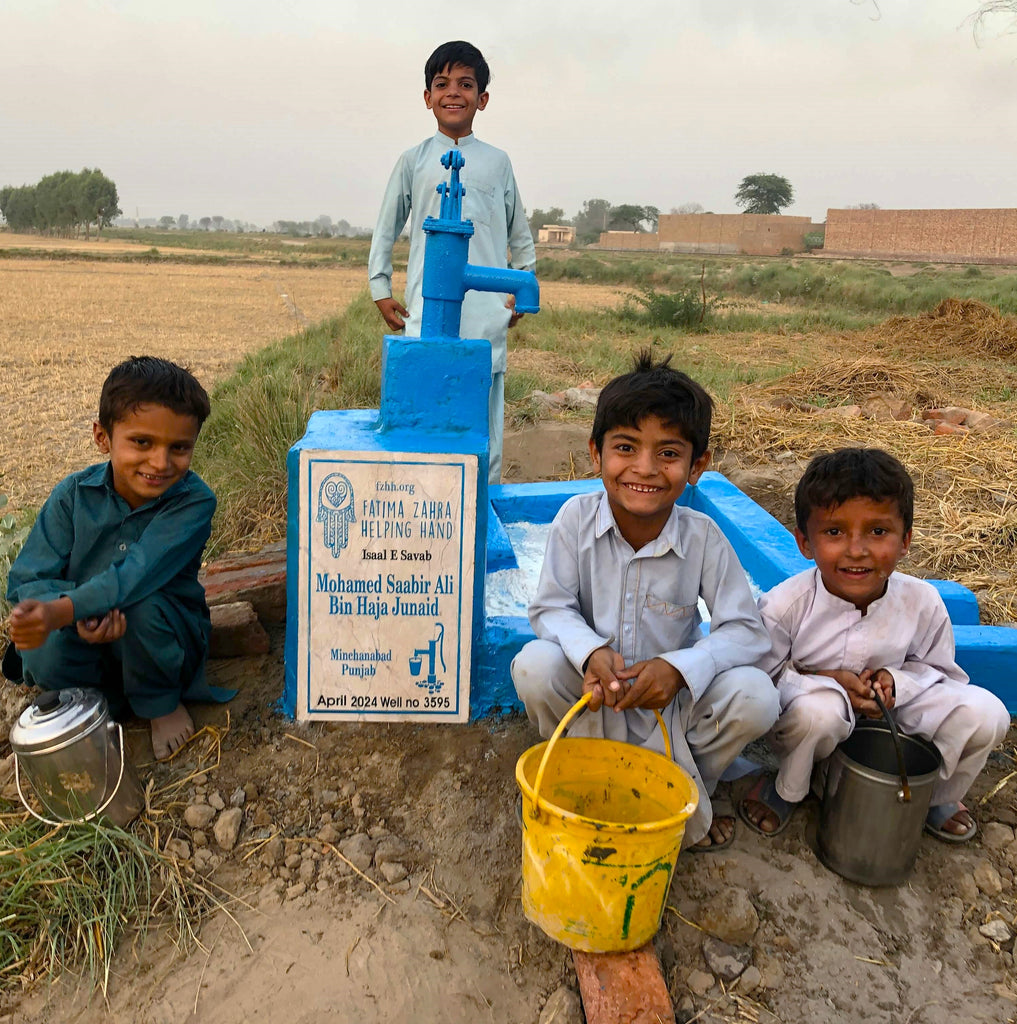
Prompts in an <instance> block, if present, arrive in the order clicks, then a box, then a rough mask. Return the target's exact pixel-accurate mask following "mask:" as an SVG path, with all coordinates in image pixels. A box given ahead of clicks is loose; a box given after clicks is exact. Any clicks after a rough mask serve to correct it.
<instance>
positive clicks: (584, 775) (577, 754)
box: [516, 694, 699, 953]
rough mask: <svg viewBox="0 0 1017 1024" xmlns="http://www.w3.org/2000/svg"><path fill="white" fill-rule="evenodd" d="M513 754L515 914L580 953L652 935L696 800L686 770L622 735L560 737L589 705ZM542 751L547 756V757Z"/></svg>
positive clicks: (635, 943) (634, 943) (625, 946)
mask: <svg viewBox="0 0 1017 1024" xmlns="http://www.w3.org/2000/svg"><path fill="white" fill-rule="evenodd" d="M589 699H590V697H589V694H584V695H583V697H582V698H581V699H580V700H579V701H578V702H577V703H576V704H575V705H573V707H572V708H571V709H570V710H569V712H568V714H566V715H565V717H564V718H563V719H562V720H561V722H560V723H559V724H558V728H557V729H556V730H555V731H554V735H553V736H552V737H551V738H550V739H549V740H548V741H547V742H546V743H540V744H538V745H537V746H535V747H530V749H529V750H527V751H525V752H524V753H523V754H522V756H521V757H520V758H519V760H518V761H517V762H516V782H517V783H518V785H519V789H520V790H521V792H522V799H523V912H524V913H525V914H526V917H527V919H528V920H530V921H532V922H533V923H534V924H535V925H537V926H538V927H539V928H541V929H542V930H543V931H544V932H545V933H546V934H547V935H549V936H550V937H551V938H552V939H557V941H559V942H562V943H564V944H565V945H566V946H570V947H572V948H573V949H580V950H584V951H585V952H588V953H609V952H616V951H624V950H630V949H637V948H638V947H640V946H642V945H643V944H644V943H646V942H649V940H650V939H652V938H653V936H654V935H655V934H656V933H657V929H658V928H659V927H660V919H661V916H662V915H663V913H664V903H665V901H666V899H667V891H668V888H669V887H670V885H671V876H672V875H673V874H674V866H675V861H676V860H677V859H678V851H679V849H680V848H681V843H682V837H683V836H684V834H685V822H686V821H687V820H688V819H689V818H690V817H691V816H692V814H693V812H694V811H695V809H696V805H697V804H698V803H699V792H698V790H697V789H696V784H695V782H694V781H693V780H692V777H691V776H690V775H689V774H688V773H687V772H686V771H684V770H683V769H682V768H681V767H680V766H679V765H677V764H675V763H674V761H672V760H671V743H670V739H669V737H668V735H667V730H666V729H665V727H664V720H663V719H662V718H661V717H660V715H659V714H657V721H658V722H659V723H660V728H661V731H662V732H663V733H664V746H665V749H666V750H667V756H666V757H664V756H661V755H660V754H658V753H657V752H656V751H653V750H646V749H644V748H642V747H637V746H635V745H634V744H632V743H619V742H617V741H615V740H605V739H591V738H582V737H577V738H567V739H562V738H561V734H562V732H563V731H564V730H565V727H566V726H567V725H568V723H569V722H570V721H571V720H572V719H573V718H574V717H575V716H576V715H577V714H578V713H579V712H580V711H581V710H582V709H583V708H585V707H586V705H587V703H589ZM552 753H553V754H554V756H553V757H552V756H551V755H552Z"/></svg>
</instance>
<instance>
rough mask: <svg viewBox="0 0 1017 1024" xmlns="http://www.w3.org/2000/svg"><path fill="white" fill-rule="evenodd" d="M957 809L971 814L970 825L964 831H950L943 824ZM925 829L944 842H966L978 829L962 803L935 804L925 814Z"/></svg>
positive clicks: (972, 816)
mask: <svg viewBox="0 0 1017 1024" xmlns="http://www.w3.org/2000/svg"><path fill="white" fill-rule="evenodd" d="M959 811H967V812H968V814H969V815H971V825H970V826H969V827H968V828H967V829H966V830H965V831H964V832H950V831H948V830H947V829H945V828H943V826H944V825H945V824H946V823H947V822H948V821H949V820H950V819H951V818H952V817H953V816H954V815H955V814H957V813H958V812H959ZM925 831H926V832H928V833H929V835H930V836H935V837H936V838H937V839H939V840H941V841H942V842H944V843H966V842H967V841H968V840H969V839H971V837H972V836H973V835H974V834H975V833H976V832H977V831H978V825H977V824H976V823H975V818H974V815H972V814H971V811H969V810H968V808H967V807H965V806H964V805H963V804H962V803H952V804H937V805H936V806H935V807H930V808H929V813H928V814H927V815H926V816H925Z"/></svg>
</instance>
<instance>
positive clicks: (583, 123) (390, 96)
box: [0, 0, 1017, 225]
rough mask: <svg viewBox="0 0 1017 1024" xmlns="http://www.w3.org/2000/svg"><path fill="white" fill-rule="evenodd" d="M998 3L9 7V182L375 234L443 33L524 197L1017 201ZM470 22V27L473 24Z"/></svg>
mask: <svg viewBox="0 0 1017 1024" xmlns="http://www.w3.org/2000/svg"><path fill="white" fill-rule="evenodd" d="M977 6H978V0H877V3H873V2H872V0H660V2H658V0H627V2H623V3H618V2H617V0H502V2H500V3H491V2H488V0H473V2H472V3H459V4H434V3H427V2H423V0H375V2H371V3H368V2H351V0H2V4H0V10H2V13H3V17H2V21H0V25H2V31H3V55H2V57H0V96H2V97H3V100H2V102H0V185H5V184H10V185H21V184H31V183H34V182H36V181H38V179H39V178H41V177H42V176H43V175H45V174H49V173H51V172H53V171H57V170H65V169H68V170H75V171H76V170H80V169H81V168H82V167H99V168H101V169H102V170H103V171H104V172H105V173H106V174H107V175H108V176H109V177H110V178H112V179H113V180H114V181H115V182H116V184H117V187H118V189H119V193H120V205H121V207H122V208H123V211H124V213H125V214H127V215H130V216H140V217H160V216H163V215H166V214H168V215H171V216H173V217H176V216H178V215H179V214H181V213H186V214H188V215H189V216H190V217H191V219H192V220H196V219H197V218H199V217H202V216H215V215H221V216H223V217H227V218H230V219H242V220H246V221H252V222H255V223H257V224H265V225H267V224H269V223H271V222H272V221H273V220H276V219H290V220H305V219H307V220H311V219H314V218H315V217H317V216H318V215H319V214H323V213H324V214H328V215H329V216H331V217H332V218H333V219H334V220H338V219H340V218H345V219H346V220H348V221H350V222H351V223H353V224H356V225H371V224H373V222H374V218H375V214H376V212H377V208H378V202H379V200H380V197H381V193H382V190H383V189H384V185H385V182H386V180H387V178H388V175H389V172H390V171H391V168H392V165H393V163H394V161H395V159H396V157H397V156H398V154H399V153H400V152H401V151H402V150H404V149H408V148H409V147H410V146H412V145H414V144H416V143H417V142H419V141H421V140H422V139H424V138H426V137H427V136H429V135H431V134H432V133H433V132H434V130H435V123H434V119H433V116H432V115H431V113H430V112H429V111H428V110H427V109H426V108H425V106H424V103H423V88H424V82H423V65H424V61H425V59H426V58H427V56H428V54H429V53H430V52H431V50H432V49H433V48H434V47H435V46H436V45H437V44H439V43H441V42H444V41H445V40H447V39H455V38H464V39H468V40H469V41H470V42H472V43H474V44H475V45H477V46H479V47H480V49H481V50H482V51H483V52H484V54H485V56H486V57H487V60H488V63H489V64H490V65H491V69H492V81H491V85H490V87H489V91H490V96H491V98H490V102H489V105H488V108H487V110H485V111H483V112H481V113H480V114H478V116H477V119H476V121H475V123H474V129H475V131H476V134H477V135H478V137H480V138H482V139H484V140H485V141H488V142H490V143H492V144H493V145H496V146H498V147H500V148H502V149H505V150H507V151H508V153H509V155H510V156H511V158H512V161H513V164H514V166H515V171H516V178H517V180H518V182H519V187H520V191H521V193H522V196H523V199H524V201H525V203H526V205H527V207H528V208H529V209H533V208H534V207H542V208H545V209H547V208H549V207H551V206H561V207H563V208H564V210H565V213H566V215H568V216H571V215H573V214H574V213H575V212H576V210H578V209H579V207H580V206H581V204H582V202H583V200H584V199H588V198H603V199H607V200H609V201H610V202H612V203H615V204H619V203H637V204H640V205H645V204H651V205H654V206H657V207H659V208H660V209H661V210H662V211H664V212H666V211H667V210H669V209H670V208H672V207H675V206H679V205H681V204H682V203H687V202H698V203H701V204H702V205H703V207H704V208H705V209H707V210H712V211H714V212H717V213H727V212H736V207H735V206H734V192H735V189H736V188H737V185H738V182H739V181H740V180H741V179H742V178H743V177H744V176H745V175H746V174H751V173H755V172H766V173H776V174H782V175H784V176H785V177H787V178H788V179H789V180H790V181H791V183H792V185H793V186H794V189H795V197H796V199H795V203H794V206H793V207H791V208H790V209H788V210H787V211H785V212H787V213H793V214H798V215H804V216H810V217H812V218H813V219H814V220H822V219H823V218H824V217H825V216H826V210H827V208H828V207H842V206H848V205H854V204H857V203H878V204H879V205H880V206H882V207H884V208H901V207H931V208H935V207H1013V206H1017V173H1015V172H1017V34H1007V33H1006V30H1007V29H1008V28H1009V27H1012V25H1011V22H1012V19H1007V18H998V19H997V20H996V21H995V22H989V23H988V25H987V26H986V31H985V32H983V33H982V34H981V36H980V38H979V40H977V41H976V39H975V38H974V37H973V35H972V25H971V23H970V21H969V20H966V19H967V17H968V15H970V14H971V13H972V11H974V10H975V9H976V8H977ZM452 12H454V13H452Z"/></svg>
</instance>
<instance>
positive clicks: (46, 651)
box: [5, 356, 233, 758]
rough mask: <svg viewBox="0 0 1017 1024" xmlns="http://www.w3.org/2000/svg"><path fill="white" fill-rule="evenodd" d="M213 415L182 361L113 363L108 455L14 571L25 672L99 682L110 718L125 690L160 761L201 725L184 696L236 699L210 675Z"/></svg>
mask: <svg viewBox="0 0 1017 1024" xmlns="http://www.w3.org/2000/svg"><path fill="white" fill-rule="evenodd" d="M208 413H209V403H208V395H207V394H206V393H205V389H204V388H203V387H202V386H201V385H200V384H199V383H198V381H197V380H195V379H194V377H193V376H191V374H190V373H188V372H187V370H185V369H183V368H182V367H179V366H177V365H175V364H174V363H171V362H168V361H167V360H165V359H157V358H154V357H152V356H132V357H131V358H130V359H127V360H125V361H124V362H123V363H120V364H119V365H118V366H115V367H114V368H113V369H112V370H111V371H110V374H109V376H108V377H107V378H106V382H105V383H104V384H103V386H102V394H101V396H100V399H99V419H98V421H97V422H96V423H94V424H93V426H92V434H93V437H94V439H95V443H96V445H97V446H98V448H99V450H100V451H101V452H103V453H105V454H107V455H108V456H109V461H108V462H100V463H97V464H96V465H94V466H90V467H89V468H88V469H83V470H81V471H80V472H77V473H72V474H71V475H70V476H68V477H66V478H65V479H63V480H62V481H61V482H60V483H59V484H57V486H56V487H55V488H54V489H53V492H52V494H51V495H50V496H49V498H48V499H47V500H46V503H45V504H44V505H43V507H42V510H41V511H40V513H39V517H38V519H36V521H35V525H34V526H33V527H32V531H31V533H30V534H29V535H28V538H27V539H26V540H25V544H24V547H23V548H22V549H21V552H20V553H19V555H18V557H17V559H16V560H15V562H14V565H13V566H11V571H10V574H9V577H8V584H7V597H8V599H9V600H10V601H12V602H16V603H15V605H14V608H13V609H12V611H11V614H10V634H11V639H12V640H13V642H14V645H15V646H16V647H17V649H18V651H19V652H21V660H22V664H23V669H24V677H25V681H26V682H30V683H34V684H35V685H37V686H40V687H43V688H45V689H51V690H58V689H65V688H67V687H71V686H82V687H95V688H98V689H101V690H103V691H104V692H105V694H106V696H107V698H108V699H109V702H110V709H111V713H112V714H113V715H114V716H115V715H116V714H117V713H118V711H119V710H120V709H121V707H122V704H123V701H124V698H126V700H127V703H128V704H129V705H130V707H131V709H132V710H133V711H134V713H135V714H136V715H138V716H139V717H140V718H147V719H150V721H151V730H152V748H153V751H154V753H155V756H156V757H157V758H164V757H168V756H169V755H170V754H172V753H173V752H174V751H175V750H177V749H178V748H179V747H180V746H182V745H183V744H184V743H185V742H186V741H187V740H188V739H189V738H190V737H191V736H192V735H193V734H194V723H193V722H192V721H191V717H190V715H189V714H188V712H187V709H186V708H185V707H184V705H183V703H182V698H183V697H188V698H191V699H198V700H209V699H211V700H228V699H229V697H231V696H233V694H232V692H231V691H228V690H222V689H219V688H218V687H210V686H208V685H207V684H206V683H205V658H206V655H207V653H208V638H209V634H210V632H211V623H210V620H209V612H208V605H207V604H206V603H205V591H204V588H203V587H202V586H201V584H200V583H199V582H198V569H199V568H200V567H201V553H202V551H203V549H204V547H205V542H206V541H207V540H208V538H209V535H210V533H211V528H212V526H211V524H212V513H213V512H214V511H215V495H214V494H213V493H212V492H211V490H209V488H208V487H207V485H206V484H205V483H204V482H203V481H202V480H201V478H200V477H198V476H196V475H195V474H194V473H192V472H191V470H190V464H191V456H192V455H193V453H194V444H195V442H196V441H197V439H198V431H199V430H200V429H201V425H202V423H203V422H204V421H205V418H206V417H207V416H208ZM6 668H7V659H6V658H5V670H6Z"/></svg>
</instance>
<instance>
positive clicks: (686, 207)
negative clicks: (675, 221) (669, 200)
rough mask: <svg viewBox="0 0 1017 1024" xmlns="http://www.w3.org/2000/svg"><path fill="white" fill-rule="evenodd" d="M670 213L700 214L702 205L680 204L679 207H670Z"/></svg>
mask: <svg viewBox="0 0 1017 1024" xmlns="http://www.w3.org/2000/svg"><path fill="white" fill-rule="evenodd" d="M671 212H672V213H702V212H703V204H702V203H682V204H681V206H672V207H671Z"/></svg>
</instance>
